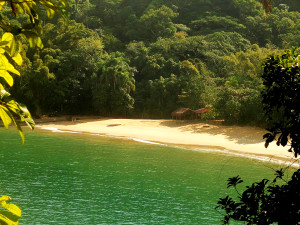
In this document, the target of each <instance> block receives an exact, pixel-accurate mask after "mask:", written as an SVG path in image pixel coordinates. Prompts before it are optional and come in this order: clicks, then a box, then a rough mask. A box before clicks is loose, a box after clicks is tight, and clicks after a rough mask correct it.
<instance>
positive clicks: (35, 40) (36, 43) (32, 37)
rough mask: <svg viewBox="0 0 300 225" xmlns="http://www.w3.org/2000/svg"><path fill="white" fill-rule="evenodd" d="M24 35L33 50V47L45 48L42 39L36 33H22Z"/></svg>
mask: <svg viewBox="0 0 300 225" xmlns="http://www.w3.org/2000/svg"><path fill="white" fill-rule="evenodd" d="M22 34H24V35H25V37H26V39H27V41H28V43H29V46H30V47H31V48H33V47H38V48H43V47H44V46H43V43H42V40H41V38H40V37H39V36H38V35H37V34H36V33H35V32H33V31H22Z"/></svg>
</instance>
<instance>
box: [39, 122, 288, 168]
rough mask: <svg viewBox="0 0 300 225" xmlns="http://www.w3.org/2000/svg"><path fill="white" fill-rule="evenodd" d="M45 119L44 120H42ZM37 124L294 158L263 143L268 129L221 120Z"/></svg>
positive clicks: (257, 155)
mask: <svg viewBox="0 0 300 225" xmlns="http://www.w3.org/2000/svg"><path fill="white" fill-rule="evenodd" d="M41 121H42V120H41ZM41 121H40V122H39V123H38V125H37V128H40V129H45V130H51V131H65V132H76V133H89V134H99V135H105V136H110V137H123V138H128V139H132V140H134V141H140V142H145V143H152V144H155V143H160V144H166V145H171V146H180V147H187V148H189V149H193V150H197V149H202V150H203V149H205V150H211V151H219V152H223V153H232V154H237V155H241V156H246V157H250V158H257V159H261V160H264V161H274V162H276V161H277V162H278V160H279V161H284V162H287V163H291V162H293V161H294V159H293V155H292V154H291V153H289V152H288V146H287V147H281V146H277V145H276V144H275V142H274V143H271V144H270V146H269V147H268V148H267V149H266V148H265V147H264V140H263V138H262V137H263V135H264V134H265V133H266V131H265V130H264V129H262V128H258V127H250V126H243V127H241V126H224V125H221V123H218V122H210V123H203V122H196V121H181V120H166V119H160V120H150V119H112V118H91V117H82V118H81V117H80V118H77V120H76V121H66V120H61V119H60V120H56V119H55V118H54V119H52V121H49V120H46V121H43V122H41Z"/></svg>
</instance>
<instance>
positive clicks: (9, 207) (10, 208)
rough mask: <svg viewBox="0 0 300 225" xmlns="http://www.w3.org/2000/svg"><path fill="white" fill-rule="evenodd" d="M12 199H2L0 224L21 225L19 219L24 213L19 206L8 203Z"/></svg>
mask: <svg viewBox="0 0 300 225" xmlns="http://www.w3.org/2000/svg"><path fill="white" fill-rule="evenodd" d="M10 200H11V198H10V197H9V196H2V197H0V205H1V209H0V223H1V224H6V225H17V224H19V221H18V220H19V218H20V217H21V215H22V213H21V210H20V208H19V207H18V206H16V205H15V204H12V203H7V201H10Z"/></svg>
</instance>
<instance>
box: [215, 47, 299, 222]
mask: <svg viewBox="0 0 300 225" xmlns="http://www.w3.org/2000/svg"><path fill="white" fill-rule="evenodd" d="M299 63H300V51H299V49H298V50H296V49H292V50H290V51H287V52H285V53H283V54H281V55H275V56H274V55H272V56H270V57H268V58H267V60H266V61H265V63H264V73H263V76H262V77H263V80H264V82H263V84H264V90H263V91H262V98H263V103H264V105H265V110H266V116H267V117H268V118H269V121H270V128H269V129H268V130H269V133H267V134H265V135H264V138H265V139H266V142H265V146H266V147H268V145H269V143H271V142H273V141H276V144H277V145H278V146H279V145H281V146H286V145H288V144H289V145H290V150H289V151H291V152H293V153H294V155H295V157H297V156H298V154H299V153H300V148H299V147H300V130H299V127H300V102H299V97H300V96H299V88H300V75H299V74H300V66H299ZM286 169H287V168H286ZM286 169H280V170H278V171H276V177H275V179H274V180H273V181H270V180H268V179H263V180H262V181H260V182H256V183H253V184H252V185H250V186H247V187H246V190H245V191H244V192H243V193H241V194H238V200H234V199H233V198H231V197H229V196H226V197H225V198H220V201H219V202H218V206H217V208H221V209H223V210H224V211H225V215H224V221H223V223H224V224H228V223H229V221H230V220H231V219H233V220H238V221H244V222H246V223H247V224H273V223H278V224H279V225H283V224H291V225H293V224H299V222H300V204H299V201H300V191H299V190H300V189H299V187H300V169H298V170H297V171H296V172H294V174H293V176H292V178H291V179H290V180H289V181H287V180H286V179H284V172H285V170H286ZM278 180H280V182H279V183H278ZM242 182H243V181H242V180H241V178H240V177H239V176H237V177H233V178H229V179H228V187H234V188H235V189H236V186H237V185H238V184H240V183H242ZM282 183H283V184H282Z"/></svg>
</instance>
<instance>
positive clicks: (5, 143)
mask: <svg viewBox="0 0 300 225" xmlns="http://www.w3.org/2000/svg"><path fill="white" fill-rule="evenodd" d="M0 134H1V139H0V160H1V164H0V169H1V175H0V180H1V182H0V191H1V195H9V196H11V197H13V203H15V204H17V205H18V206H19V207H20V208H21V209H22V213H23V215H22V218H21V220H20V223H21V224H41V225H46V224H88V225H94V224H220V219H221V216H220V214H219V213H218V212H217V211H216V210H215V209H214V207H215V206H216V203H217V201H218V198H219V197H224V196H225V195H226V194H227V193H234V192H230V190H227V189H226V180H227V178H228V177H232V176H236V175H238V174H239V175H240V176H241V177H242V178H243V179H244V180H247V183H248V184H250V183H251V182H254V181H258V180H259V179H261V178H263V177H272V174H273V170H272V169H270V167H273V168H277V167H276V165H272V164H267V163H264V162H259V161H255V160H250V159H247V158H242V157H237V156H232V155H225V154H220V153H213V152H205V151H204V152H201V151H200V152H199V151H191V150H186V149H182V148H175V147H168V146H159V145H150V144H143V143H137V142H133V141H129V140H124V139H116V138H105V137H100V136H93V135H88V134H66V133H58V134H55V133H50V132H45V131H39V130H37V131H35V132H27V133H26V142H25V145H24V146H22V145H21V144H20V142H21V141H20V138H19V136H18V134H17V132H16V131H13V130H9V131H4V129H1V131H0Z"/></svg>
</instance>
